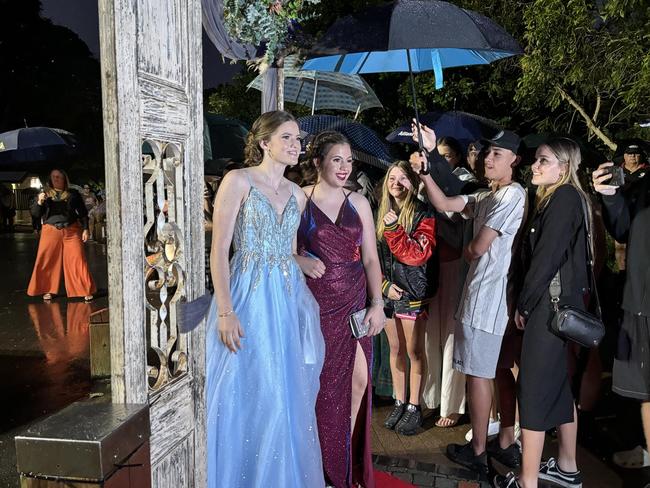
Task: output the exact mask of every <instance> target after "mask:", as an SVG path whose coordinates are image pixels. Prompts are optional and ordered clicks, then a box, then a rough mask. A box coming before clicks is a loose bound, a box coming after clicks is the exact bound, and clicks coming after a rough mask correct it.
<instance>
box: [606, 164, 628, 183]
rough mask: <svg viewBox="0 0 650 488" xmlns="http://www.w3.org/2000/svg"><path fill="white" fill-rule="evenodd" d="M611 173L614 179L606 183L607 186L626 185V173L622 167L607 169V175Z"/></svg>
mask: <svg viewBox="0 0 650 488" xmlns="http://www.w3.org/2000/svg"><path fill="white" fill-rule="evenodd" d="M606 173H610V174H611V175H612V177H611V178H610V180H609V181H606V182H604V183H605V184H606V185H613V186H622V185H623V184H624V183H625V173H624V172H623V168H621V167H620V166H610V167H608V168H605V174H606Z"/></svg>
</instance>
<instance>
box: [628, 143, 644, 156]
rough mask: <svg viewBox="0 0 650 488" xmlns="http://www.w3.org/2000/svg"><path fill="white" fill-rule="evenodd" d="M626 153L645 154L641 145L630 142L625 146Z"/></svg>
mask: <svg viewBox="0 0 650 488" xmlns="http://www.w3.org/2000/svg"><path fill="white" fill-rule="evenodd" d="M623 153H624V154H645V152H644V151H643V149H642V148H641V146H639V145H638V144H628V145H627V146H625V150H624V151H623Z"/></svg>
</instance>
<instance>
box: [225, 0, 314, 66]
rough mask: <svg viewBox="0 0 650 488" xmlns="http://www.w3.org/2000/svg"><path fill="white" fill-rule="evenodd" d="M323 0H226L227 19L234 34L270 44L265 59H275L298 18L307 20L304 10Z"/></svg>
mask: <svg viewBox="0 0 650 488" xmlns="http://www.w3.org/2000/svg"><path fill="white" fill-rule="evenodd" d="M319 2H320V0H223V14H224V23H225V25H226V28H227V29H228V31H229V33H230V35H231V36H232V37H233V38H235V39H237V40H239V41H241V42H244V43H247V44H253V45H254V46H260V45H262V44H263V43H264V44H265V45H266V51H265V53H264V57H263V58H262V60H261V62H262V64H263V65H270V64H271V63H273V61H274V60H275V58H276V57H277V55H278V53H279V52H280V51H281V50H282V49H283V48H285V47H286V41H287V37H288V35H289V33H290V29H291V26H292V24H293V23H294V22H298V21H300V20H304V19H305V18H306V17H305V16H301V10H302V9H303V7H304V6H305V5H308V4H312V5H315V4H317V3H319Z"/></svg>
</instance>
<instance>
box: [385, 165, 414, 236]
mask: <svg viewBox="0 0 650 488" xmlns="http://www.w3.org/2000/svg"><path fill="white" fill-rule="evenodd" d="M393 168H399V169H401V170H402V171H403V172H404V174H405V175H406V177H407V178H408V180H409V182H410V183H411V189H410V190H408V192H407V194H406V198H405V199H404V204H403V205H402V207H401V209H400V207H398V206H397V202H396V201H395V198H393V196H392V195H391V194H390V193H389V191H388V177H389V176H390V172H391V171H392V170H393ZM419 186H420V178H419V177H418V175H417V174H415V171H413V168H411V165H410V164H409V163H408V162H407V161H396V162H395V163H393V164H391V165H390V167H389V168H388V171H386V176H384V181H383V183H382V185H381V201H380V202H379V211H378V212H377V226H376V227H377V240H379V241H383V240H384V230H385V228H386V225H385V224H384V215H386V214H387V213H388V211H389V210H394V211H395V212H398V213H399V216H398V218H397V223H398V224H400V225H401V226H402V227H403V228H404V231H405V232H406V233H407V234H410V233H411V230H412V229H413V217H414V216H415V211H416V210H417V208H418V206H419V205H420V201H419V200H418V188H419Z"/></svg>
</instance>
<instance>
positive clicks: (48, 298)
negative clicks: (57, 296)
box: [43, 293, 52, 302]
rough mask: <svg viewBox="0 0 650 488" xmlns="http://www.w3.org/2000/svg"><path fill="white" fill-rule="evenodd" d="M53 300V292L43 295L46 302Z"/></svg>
mask: <svg viewBox="0 0 650 488" xmlns="http://www.w3.org/2000/svg"><path fill="white" fill-rule="evenodd" d="M51 300H52V294H51V293H45V294H44V295H43V301H44V302H49V301H51Z"/></svg>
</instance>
